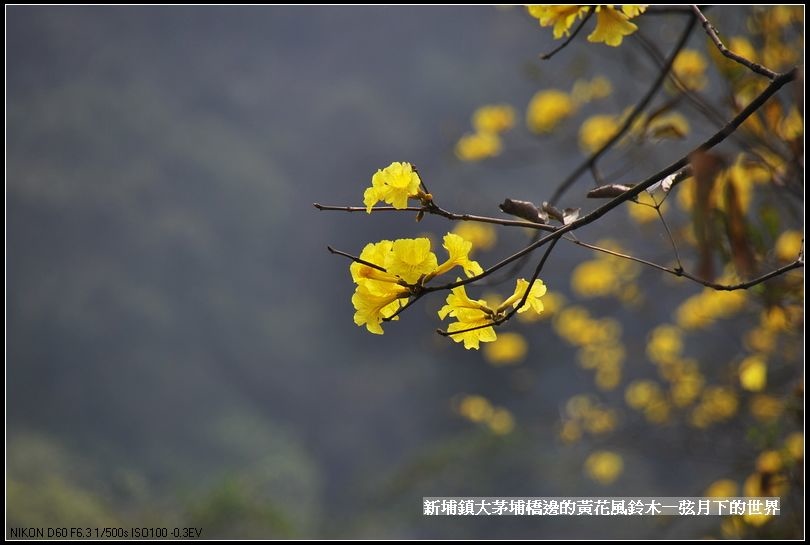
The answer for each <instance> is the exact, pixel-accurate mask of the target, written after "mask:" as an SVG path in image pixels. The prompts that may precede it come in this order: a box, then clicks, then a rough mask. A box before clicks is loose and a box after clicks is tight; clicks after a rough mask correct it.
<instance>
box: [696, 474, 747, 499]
mask: <svg viewBox="0 0 810 545" xmlns="http://www.w3.org/2000/svg"><path fill="white" fill-rule="evenodd" d="M739 488H740V487H739V486H737V483H735V482H734V481H732V480H731V479H720V480H719V481H714V482H713V483H712V484H710V485H709V488H707V489H706V491H705V492H704V493H703V495H704V496H705V497H707V498H736V497H737V491H738V490H739Z"/></svg>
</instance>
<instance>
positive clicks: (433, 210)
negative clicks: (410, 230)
mask: <svg viewBox="0 0 810 545" xmlns="http://www.w3.org/2000/svg"><path fill="white" fill-rule="evenodd" d="M312 206H314V207H315V208H317V209H318V210H327V211H339V212H365V211H366V208H365V207H364V206H335V205H327V204H320V203H317V202H316V203H313V204H312ZM371 211H372V212H423V213H425V214H433V215H434V216H441V217H443V218H447V219H449V220H452V221H475V222H478V223H493V224H495V225H503V226H505V227H526V228H528V229H538V230H540V231H554V229H555V227H554V226H552V225H544V224H542V223H535V222H532V221H518V220H509V219H503V218H493V217H490V216H477V215H475V214H457V213H455V212H450V211H448V210H445V209H444V208H441V207H439V206H437V205H435V204H433V205H431V206H408V207H407V208H394V207H393V206H375V207H374V208H372V209H371Z"/></svg>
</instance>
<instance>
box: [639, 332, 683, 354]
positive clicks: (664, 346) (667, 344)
mask: <svg viewBox="0 0 810 545" xmlns="http://www.w3.org/2000/svg"><path fill="white" fill-rule="evenodd" d="M682 350H683V332H682V331H681V329H680V328H679V327H677V326H674V325H671V324H663V325H660V326H658V327H656V328H655V329H653V330H652V331H651V332H650V335H649V337H648V340H647V357H648V358H650V361H652V362H653V363H666V362H670V361H673V360H676V359H677V358H679V357H680V355H681V351H682Z"/></svg>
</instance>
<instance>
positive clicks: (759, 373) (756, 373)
mask: <svg viewBox="0 0 810 545" xmlns="http://www.w3.org/2000/svg"><path fill="white" fill-rule="evenodd" d="M739 373H740V386H742V387H743V388H744V389H746V390H748V391H750V392H759V391H761V390H762V389H763V388H765V384H766V383H767V380H768V366H767V365H766V364H765V360H764V359H763V358H762V356H748V357H747V358H745V359H744V360H743V361H742V363H740V371H739Z"/></svg>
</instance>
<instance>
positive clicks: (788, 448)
mask: <svg viewBox="0 0 810 545" xmlns="http://www.w3.org/2000/svg"><path fill="white" fill-rule="evenodd" d="M785 452H786V453H787V455H788V457H789V458H790V459H791V460H801V459H802V458H804V434H803V433H802V432H800V431H797V432H794V433H791V434H790V435H788V436H787V438H786V439H785Z"/></svg>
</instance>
